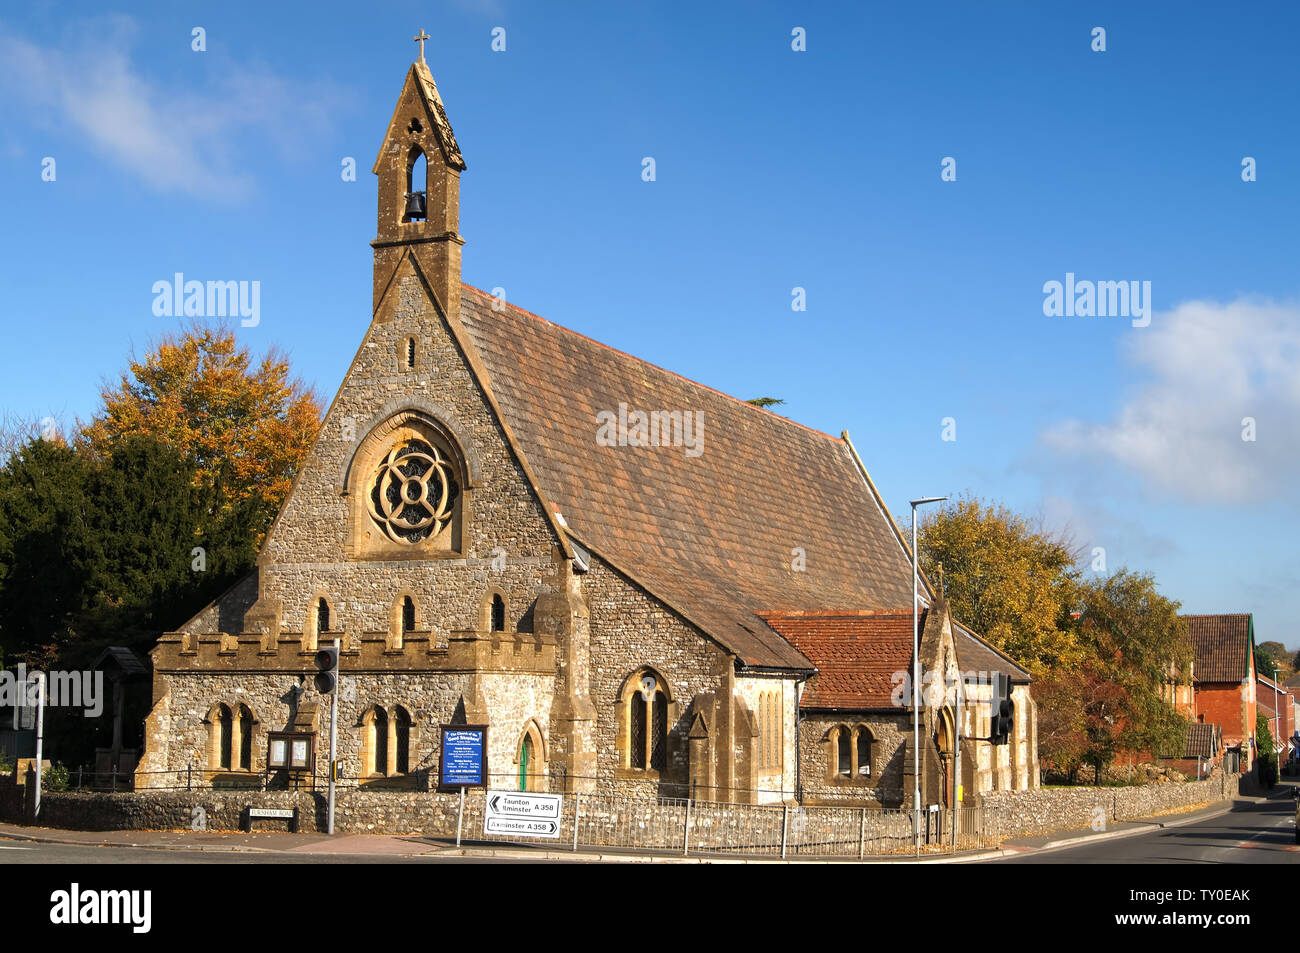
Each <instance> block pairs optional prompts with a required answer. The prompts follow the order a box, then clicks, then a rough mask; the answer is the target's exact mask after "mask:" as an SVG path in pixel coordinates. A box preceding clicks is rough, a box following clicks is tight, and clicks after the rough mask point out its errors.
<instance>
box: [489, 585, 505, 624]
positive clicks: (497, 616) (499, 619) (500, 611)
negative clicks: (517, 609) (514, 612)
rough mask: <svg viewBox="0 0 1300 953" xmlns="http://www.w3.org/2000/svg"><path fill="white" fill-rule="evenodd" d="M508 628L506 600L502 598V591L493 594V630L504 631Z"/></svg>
mask: <svg viewBox="0 0 1300 953" xmlns="http://www.w3.org/2000/svg"><path fill="white" fill-rule="evenodd" d="M505 630H506V601H505V600H504V599H502V598H501V595H500V593H493V595H492V631H493V632H504V631H505Z"/></svg>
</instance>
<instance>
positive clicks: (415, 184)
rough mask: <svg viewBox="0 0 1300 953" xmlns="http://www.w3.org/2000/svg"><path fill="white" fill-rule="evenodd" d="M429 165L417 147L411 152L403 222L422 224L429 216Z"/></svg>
mask: <svg viewBox="0 0 1300 953" xmlns="http://www.w3.org/2000/svg"><path fill="white" fill-rule="evenodd" d="M428 182H429V164H428V162H427V161H426V160H425V158H424V153H423V152H421V151H420V148H419V147H418V146H417V147H415V148H414V149H413V150H412V151H411V157H410V159H409V164H408V165H407V167H406V208H405V209H404V214H403V215H402V221H403V222H422V221H424V219H425V216H426V214H427V212H426V208H427V205H426V198H425V193H426V191H427V190H428Z"/></svg>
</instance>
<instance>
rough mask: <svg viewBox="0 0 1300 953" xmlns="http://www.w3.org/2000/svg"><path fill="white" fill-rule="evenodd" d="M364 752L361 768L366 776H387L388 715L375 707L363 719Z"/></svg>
mask: <svg viewBox="0 0 1300 953" xmlns="http://www.w3.org/2000/svg"><path fill="white" fill-rule="evenodd" d="M365 728H366V732H365V752H364V759H363V765H362V766H363V768H364V769H365V772H366V774H368V775H371V776H374V775H386V774H388V713H387V712H385V711H384V710H383V709H382V708H380V707H379V706H378V705H376V706H375V707H374V708H371V709H370V711H368V712H367V713H366V717H365Z"/></svg>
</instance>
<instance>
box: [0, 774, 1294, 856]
mask: <svg viewBox="0 0 1300 953" xmlns="http://www.w3.org/2000/svg"><path fill="white" fill-rule="evenodd" d="M1280 797H1286V798H1289V797H1290V789H1289V788H1284V789H1282V790H1281V791H1274V792H1273V794H1271V795H1270V796H1269V797H1249V796H1240V797H1238V798H1237V799H1236V803H1240V802H1243V801H1244V802H1250V803H1262V802H1264V801H1267V800H1270V799H1277V798H1280ZM1233 804H1234V802H1233V801H1223V802H1220V803H1218V804H1214V805H1211V806H1208V807H1205V808H1201V809H1199V810H1195V811H1186V812H1182V813H1178V814H1164V815H1157V816H1153V817H1148V818H1142V819H1139V820H1134V821H1125V822H1119V823H1114V822H1112V823H1109V824H1108V826H1107V828H1106V829H1105V830H1100V831H1093V830H1082V831H1080V830H1074V831H1061V832H1056V833H1054V834H1047V835H1043V836H1037V837H1013V838H1009V839H1007V840H1004V841H1003V842H1002V844H1001V846H1000V847H998V848H997V849H993V850H969V851H959V852H957V853H955V854H941V855H931V856H926V855H924V854H923V855H922V857H921V858H920V859H919V860H918V859H914V858H912V857H910V856H899V855H896V854H895V855H889V856H869V857H868V858H867V859H866V860H867V862H874V863H909V864H912V863H922V864H925V863H931V864H933V863H963V862H971V861H982V860H994V859H997V858H1000V857H1010V856H1019V855H1023V854H1026V853H1045V852H1049V851H1054V850H1060V849H1064V848H1067V847H1073V846H1077V845H1080V844H1086V843H1095V842H1100V841H1104V840H1111V839H1115V838H1122V837H1131V836H1134V835H1137V834H1143V833H1150V832H1151V831H1152V830H1156V829H1160V828H1171V827H1180V826H1183V825H1186V824H1195V823H1198V822H1200V821H1204V820H1206V819H1208V818H1212V817H1216V816H1218V815H1220V814H1224V813H1227V812H1228V811H1230V810H1232V808H1233ZM0 839H8V840H11V841H27V842H35V843H42V844H64V845H75V846H80V847H132V848H150V849H154V850H184V851H200V852H203V851H209V852H245V853H258V854H275V853H284V854H295V855H301V854H317V855H334V856H339V855H352V856H356V857H370V858H374V857H387V858H391V859H393V860H398V859H400V858H415V857H423V858H427V859H447V860H451V859H455V858H458V857H463V858H467V859H475V860H491V859H498V860H501V861H515V862H519V861H534V862H539V863H540V862H545V861H557V860H562V861H566V862H569V863H572V862H574V861H579V862H586V863H693V864H699V863H709V864H719V863H721V864H730V863H739V864H755V863H758V864H773V863H775V864H786V863H793V864H802V863H818V864H823V863H828V862H831V863H855V864H856V863H861V861H858V860H857V859H851V860H850V859H846V858H843V857H826V858H812V857H802V856H801V857H798V858H790V859H787V860H781V859H779V858H769V857H748V856H717V855H712V854H710V855H706V856H698V857H697V856H688V857H683V856H679V855H673V854H668V853H666V852H661V853H646V852H633V851H620V850H614V849H596V848H583V849H580V850H578V851H577V852H574V851H572V850H564V849H559V848H557V847H554V846H538V847H532V846H528V845H521V844H488V843H480V842H473V843H465V844H462V846H460V847H457V846H456V844H455V843H454V842H452V841H449V840H447V839H443V838H435V837H426V836H423V835H403V834H341V835H335V836H330V835H328V834H289V833H284V832H272V831H266V832H253V833H244V832H238V831H187V830H177V831H72V830H61V829H57V828H48V827H26V826H21V825H17V824H0ZM266 859H269V858H266Z"/></svg>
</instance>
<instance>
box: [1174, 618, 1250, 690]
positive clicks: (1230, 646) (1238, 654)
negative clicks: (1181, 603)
mask: <svg viewBox="0 0 1300 953" xmlns="http://www.w3.org/2000/svg"><path fill="white" fill-rule="evenodd" d="M1182 618H1183V619H1184V620H1186V622H1187V635H1188V637H1189V638H1190V639H1191V642H1192V652H1193V653H1194V654H1195V663H1194V664H1195V669H1194V671H1195V677H1196V680H1197V681H1198V682H1240V681H1243V680H1244V679H1246V678H1249V677H1250V653H1251V648H1252V646H1253V645H1254V641H1255V637H1254V629H1253V625H1252V622H1251V616H1250V613H1248V612H1238V613H1230V614H1225V615H1185V616H1183V617H1182Z"/></svg>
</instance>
